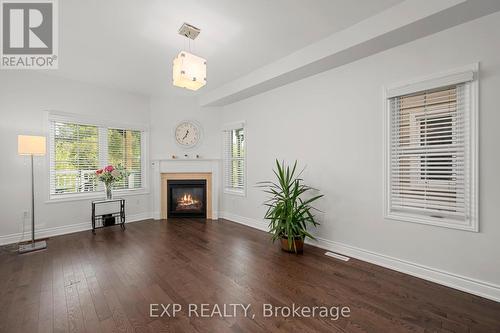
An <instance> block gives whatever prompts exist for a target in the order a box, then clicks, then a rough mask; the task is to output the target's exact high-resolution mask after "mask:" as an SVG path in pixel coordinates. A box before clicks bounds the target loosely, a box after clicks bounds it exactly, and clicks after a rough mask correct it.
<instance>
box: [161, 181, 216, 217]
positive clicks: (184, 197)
mask: <svg viewBox="0 0 500 333" xmlns="http://www.w3.org/2000/svg"><path fill="white" fill-rule="evenodd" d="M167 191H168V200H167V217H168V218H171V217H201V218H206V217H207V181H206V180H205V179H169V180H168V181H167Z"/></svg>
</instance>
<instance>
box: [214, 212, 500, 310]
mask: <svg viewBox="0 0 500 333" xmlns="http://www.w3.org/2000/svg"><path fill="white" fill-rule="evenodd" d="M221 217H222V218H224V219H227V220H230V221H233V222H236V223H240V224H244V225H246V226H249V227H252V228H255V229H259V230H262V231H268V230H269V229H268V227H267V224H266V222H265V221H263V220H257V219H252V218H248V217H243V216H239V215H236V214H232V213H228V212H221ZM307 243H308V244H310V245H314V246H317V247H320V248H322V249H325V250H329V251H332V252H336V253H339V254H342V255H345V256H348V257H353V258H356V259H359V260H363V261H366V262H369V263H372V264H375V265H379V266H382V267H386V268H389V269H393V270H395V271H398V272H401V273H405V274H408V275H412V276H415V277H418V278H421V279H424V280H428V281H431V282H434V283H438V284H441V285H444V286H447V287H450V288H454V289H457V290H461V291H464V292H467V293H470V294H474V295H477V296H481V297H484V298H488V299H491V300H494V301H497V302H500V286H499V285H496V284H493V283H489V282H484V281H480V280H477V279H473V278H469V277H466V276H462V275H458V274H454V273H450V272H446V271H443V270H440V269H436V268H432V267H427V266H424V265H420V264H416V263H413V262H410V261H407V260H402V259H398V258H394V257H390V256H387V255H384V254H380V253H376V252H373V251H369V250H365V249H361V248H358V247H355V246H351V245H348V244H344V243H340V242H336V241H332V240H328V239H324V238H319V237H318V238H317V239H316V240H307Z"/></svg>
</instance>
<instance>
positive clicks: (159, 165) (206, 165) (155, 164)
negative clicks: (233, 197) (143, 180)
mask: <svg viewBox="0 0 500 333" xmlns="http://www.w3.org/2000/svg"><path fill="white" fill-rule="evenodd" d="M220 170H221V160H220V159H216V158H197V159H187V158H186V159H182V158H179V159H168V160H153V161H151V176H152V177H151V178H152V179H151V180H152V184H151V185H152V186H151V187H152V190H153V218H154V219H155V220H159V219H160V210H161V203H160V200H161V174H162V173H177V172H178V173H190V172H192V173H200V172H210V173H212V215H213V217H214V219H218V217H219V201H220V195H221V186H222V184H221V181H222V180H221V176H220V172H221V171H220Z"/></svg>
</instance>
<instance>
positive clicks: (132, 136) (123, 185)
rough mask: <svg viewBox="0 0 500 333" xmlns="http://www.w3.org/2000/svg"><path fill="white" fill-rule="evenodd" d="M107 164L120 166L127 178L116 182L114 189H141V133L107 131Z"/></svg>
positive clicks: (118, 130) (112, 129) (116, 130)
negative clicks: (126, 173) (125, 172)
mask: <svg viewBox="0 0 500 333" xmlns="http://www.w3.org/2000/svg"><path fill="white" fill-rule="evenodd" d="M107 148H108V149H107V150H108V164H111V165H113V166H115V167H118V166H121V167H123V168H124V169H125V170H126V171H127V172H128V177H127V178H124V179H123V180H121V181H119V182H117V183H116V184H115V189H135V188H141V187H142V163H141V131H134V130H126V129H114V128H110V129H108V147H107Z"/></svg>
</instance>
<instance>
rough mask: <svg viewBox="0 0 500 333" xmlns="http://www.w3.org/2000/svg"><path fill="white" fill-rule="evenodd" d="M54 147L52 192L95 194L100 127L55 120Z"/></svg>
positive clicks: (52, 125)
mask: <svg viewBox="0 0 500 333" xmlns="http://www.w3.org/2000/svg"><path fill="white" fill-rule="evenodd" d="M50 124H51V125H50V131H51V133H50V135H51V139H52V142H53V145H52V146H51V148H50V151H51V154H52V157H53V158H52V160H51V168H50V193H51V194H63V193H80V192H93V191H96V189H97V181H96V178H95V170H96V169H98V167H99V130H98V127H96V126H91V125H81V124H72V123H64V122H58V121H52V122H51V123H50Z"/></svg>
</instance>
